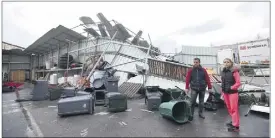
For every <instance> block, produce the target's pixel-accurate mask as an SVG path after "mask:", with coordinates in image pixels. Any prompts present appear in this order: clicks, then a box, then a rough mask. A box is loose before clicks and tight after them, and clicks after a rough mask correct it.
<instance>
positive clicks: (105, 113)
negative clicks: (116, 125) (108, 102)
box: [95, 112, 109, 115]
mask: <svg viewBox="0 0 275 138" xmlns="http://www.w3.org/2000/svg"><path fill="white" fill-rule="evenodd" d="M107 114H109V112H99V113H96V114H95V115H107Z"/></svg>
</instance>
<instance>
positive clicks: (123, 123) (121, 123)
mask: <svg viewBox="0 0 275 138" xmlns="http://www.w3.org/2000/svg"><path fill="white" fill-rule="evenodd" d="M118 123H119V124H120V125H122V126H127V124H126V123H125V122H123V121H122V122H118Z"/></svg>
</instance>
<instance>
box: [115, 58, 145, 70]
mask: <svg viewBox="0 0 275 138" xmlns="http://www.w3.org/2000/svg"><path fill="white" fill-rule="evenodd" d="M132 61H134V59H130V58H128V57H124V56H121V55H117V56H116V58H115V59H114V62H113V64H112V66H114V65H120V64H122V65H120V66H117V67H114V68H115V69H117V70H121V71H126V72H132V73H137V71H136V64H138V65H144V63H143V62H138V61H137V62H132ZM127 62H132V63H127ZM124 63H127V64H124Z"/></svg>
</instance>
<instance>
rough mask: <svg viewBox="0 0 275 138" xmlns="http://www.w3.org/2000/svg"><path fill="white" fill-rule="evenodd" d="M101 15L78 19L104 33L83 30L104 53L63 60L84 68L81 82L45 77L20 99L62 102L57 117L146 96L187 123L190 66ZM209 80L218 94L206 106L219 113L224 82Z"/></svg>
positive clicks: (122, 107) (120, 106)
mask: <svg viewBox="0 0 275 138" xmlns="http://www.w3.org/2000/svg"><path fill="white" fill-rule="evenodd" d="M97 16H98V18H99V19H100V21H101V22H100V23H97V24H96V23H95V22H94V21H93V20H92V19H91V18H90V17H81V18H80V20H81V21H82V22H83V23H84V24H85V25H87V26H88V25H90V24H93V25H97V27H98V29H99V32H100V34H101V35H100V34H99V33H98V32H97V31H96V30H95V29H94V28H92V27H87V26H86V29H84V30H85V31H86V32H87V33H88V34H90V35H91V36H92V37H94V38H96V39H97V41H100V40H101V41H102V42H101V45H102V46H104V47H103V48H102V47H99V45H94V47H97V48H100V49H101V50H100V52H99V54H93V55H91V56H90V57H89V58H88V59H87V60H85V61H86V63H79V62H78V61H77V60H75V59H73V56H72V55H70V54H69V53H67V54H64V55H62V56H61V57H60V59H59V67H60V68H62V69H66V68H67V69H68V67H70V68H73V67H82V71H81V76H80V77H81V78H80V79H79V80H78V83H74V84H73V83H70V81H68V80H66V79H67V76H64V77H65V78H66V79H65V78H64V81H61V83H60V84H59V85H52V84H49V83H48V80H47V79H46V80H36V81H34V88H33V90H32V92H31V94H30V95H31V96H29V98H27V99H26V98H25V99H24V98H23V99H22V97H20V96H19V97H18V99H17V101H26V100H32V101H40V100H47V99H50V100H58V103H57V106H58V115H59V116H61V117H62V116H66V115H75V114H84V113H88V114H94V112H95V106H105V107H106V110H107V111H109V112H123V111H126V110H127V108H128V105H127V99H129V98H130V99H131V98H134V97H136V96H137V95H139V96H142V97H145V104H146V105H147V108H148V109H149V110H159V112H160V114H161V115H162V116H163V117H165V118H170V119H172V120H174V121H176V122H178V123H186V122H188V116H189V115H190V111H189V110H190V103H189V100H188V95H185V94H184V93H183V92H182V90H181V89H183V88H184V85H185V83H184V81H185V73H186V72H187V70H188V69H189V68H190V67H191V66H188V65H185V64H183V63H179V62H177V61H174V60H172V59H168V58H167V57H164V56H163V55H161V54H160V50H159V49H158V48H157V47H154V46H152V44H149V43H148V42H147V41H146V40H142V39H141V35H142V31H139V32H138V33H137V34H136V35H135V37H134V38H133V39H132V41H129V40H128V39H129V38H130V37H131V35H130V34H129V32H128V30H127V29H126V28H125V27H124V26H123V25H122V24H120V23H116V24H115V25H114V26H113V25H112V24H110V22H109V21H108V20H107V19H106V18H105V17H104V15H103V14H102V13H99V14H97ZM106 31H107V32H106ZM110 38H111V39H110ZM92 41H93V40H92ZM111 45H112V46H113V47H114V46H116V48H117V49H118V50H117V51H116V52H115V54H113V53H112V52H110V51H111V50H110V49H112V48H111ZM163 58H164V59H163ZM210 76H211V79H212V80H214V81H212V85H213V87H214V88H213V89H214V93H213V94H212V93H207V94H206V96H205V108H206V109H208V110H211V111H215V110H217V109H218V104H222V103H223V102H222V98H221V88H220V85H219V83H220V79H219V77H218V76H217V75H210ZM175 86H177V88H175ZM17 95H19V94H17ZM251 109H252V108H251Z"/></svg>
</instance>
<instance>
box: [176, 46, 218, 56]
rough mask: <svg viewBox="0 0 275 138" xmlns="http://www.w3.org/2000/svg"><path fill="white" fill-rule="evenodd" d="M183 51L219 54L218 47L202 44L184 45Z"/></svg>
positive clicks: (186, 52)
mask: <svg viewBox="0 0 275 138" xmlns="http://www.w3.org/2000/svg"><path fill="white" fill-rule="evenodd" d="M181 52H182V53H184V54H189V55H212V56H213V55H217V49H215V48H211V47H202V46H200V47H198V46H182V51H181Z"/></svg>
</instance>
